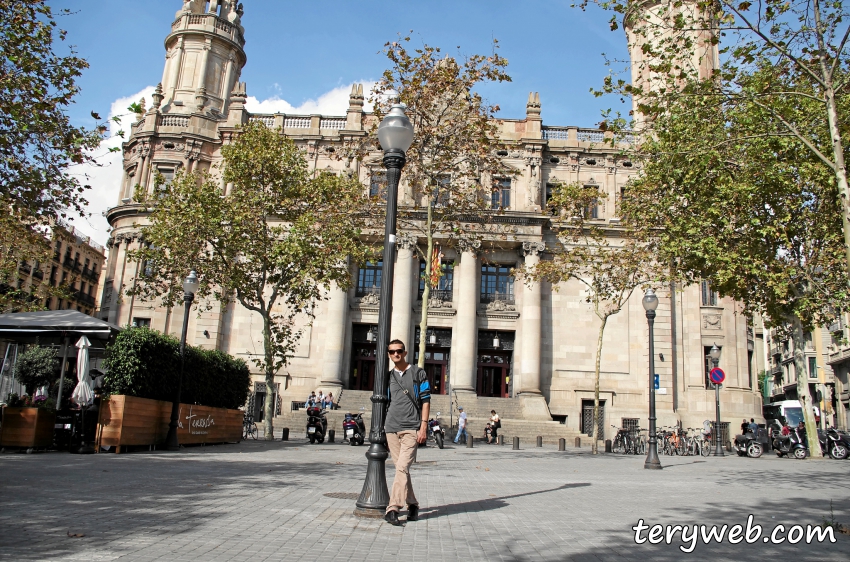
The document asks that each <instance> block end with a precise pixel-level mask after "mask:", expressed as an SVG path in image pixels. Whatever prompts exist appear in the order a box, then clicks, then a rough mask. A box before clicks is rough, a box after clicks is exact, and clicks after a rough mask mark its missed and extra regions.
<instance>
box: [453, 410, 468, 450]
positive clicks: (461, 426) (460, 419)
mask: <svg viewBox="0 0 850 562" xmlns="http://www.w3.org/2000/svg"><path fill="white" fill-rule="evenodd" d="M457 411H458V412H460V414H458V416H457V436H456V437H455V443H457V442H458V441H459V440H460V436H461V435H463V442H464V443H466V440H467V439H469V436H468V435H467V434H466V412H464V411H463V406H458V407H457Z"/></svg>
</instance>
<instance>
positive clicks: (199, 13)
mask: <svg viewBox="0 0 850 562" xmlns="http://www.w3.org/2000/svg"><path fill="white" fill-rule="evenodd" d="M241 19H242V4H241V3H238V2H236V1H234V0H183V7H182V8H181V9H180V10H179V11H178V12H177V14H176V15H175V19H174V22H173V23H172V24H171V33H169V35H168V37H166V38H165V53H166V54H165V69H164V71H163V74H162V94H163V96H164V100H163V106H162V113H165V114H191V113H202V114H211V115H213V116H224V115H226V114H227V105H228V103H229V99H230V92H231V91H232V90H233V87H234V85H235V84H236V83H237V82H238V81H239V76H240V74H241V73H242V68H243V67H244V66H245V63H246V61H247V58H246V56H245V50H244V47H245V37H244V33H245V29H244V28H243V27H242V23H241Z"/></svg>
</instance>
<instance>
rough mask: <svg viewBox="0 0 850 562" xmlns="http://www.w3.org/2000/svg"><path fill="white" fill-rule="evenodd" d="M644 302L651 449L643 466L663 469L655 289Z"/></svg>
mask: <svg viewBox="0 0 850 562" xmlns="http://www.w3.org/2000/svg"><path fill="white" fill-rule="evenodd" d="M642 302H643V309H644V310H646V321H647V323H648V324H649V451H647V453H646V461H644V463H643V467H644V468H648V469H653V470H661V469H662V468H663V467H662V466H661V460H660V459H659V458H658V441H657V440H656V438H655V309H656V308H658V297H657V296H655V291H653V290H652V289H647V290H646V293H645V294H644V295H643V301H642Z"/></svg>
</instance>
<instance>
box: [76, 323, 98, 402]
mask: <svg viewBox="0 0 850 562" xmlns="http://www.w3.org/2000/svg"><path fill="white" fill-rule="evenodd" d="M89 347H91V343H90V342H89V339H88V338H87V337H85V336H82V337H81V338H80V341H78V342H77V348H78V349H79V351H78V352H77V380H78V381H79V382H78V383H77V386H76V388H74V393H73V394H72V395H71V400H73V401H74V402H75V403H76V404H77V405H79V406H81V407H83V406H88V405H89V404H91V403H92V401H93V400H94V392H93V391H92V388H91V382H89V381H90V377H89Z"/></svg>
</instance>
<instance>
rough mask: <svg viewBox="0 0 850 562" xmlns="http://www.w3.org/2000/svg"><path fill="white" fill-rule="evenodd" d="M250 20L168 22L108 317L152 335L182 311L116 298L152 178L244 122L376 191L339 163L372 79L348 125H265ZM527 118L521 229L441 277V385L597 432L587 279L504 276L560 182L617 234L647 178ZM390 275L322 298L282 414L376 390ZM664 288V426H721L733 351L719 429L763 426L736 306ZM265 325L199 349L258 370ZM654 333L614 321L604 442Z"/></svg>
mask: <svg viewBox="0 0 850 562" xmlns="http://www.w3.org/2000/svg"><path fill="white" fill-rule="evenodd" d="M257 9H259V8H257ZM240 16H241V6H239V5H237V4H236V3H235V2H230V1H228V0H212V1H210V2H208V3H205V2H202V1H191V0H190V1H186V2H184V5H183V8H182V9H181V10H180V11H179V12H177V14H176V16H175V19H174V21H173V22H172V24H171V29H170V32H169V33H168V35H167V37H166V39H165V47H166V63H165V68H164V71H163V75H162V82H161V84H160V85H159V86H158V87H157V89H156V92H155V94H154V95H153V104H152V107H150V108H149V110H148V111H147V112H146V113H145V114H144V115H143V116H142V117H141V118H140V120H139V121H138V122H137V123H135V124H134V125H133V127H132V131H131V135H130V138H129V140H128V141H127V142H126V143H125V144H124V169H125V174H124V181H123V183H122V184H121V185H118V186H115V189H116V195H115V197H116V206H115V207H113V208H111V209H110V210H109V211H108V212H107V218H108V220H109V223H110V225H111V227H112V237H111V239H110V240H109V247H110V255H109V260H108V264H107V271H106V274H105V284H104V292H103V301H102V313H101V314H102V318H103V319H105V320H108V321H110V322H112V323H115V324H119V325H126V324H129V323H133V322H135V323H137V324H138V323H144V324H150V326H151V327H152V328H155V329H158V330H162V331H164V332H168V333H175V334H176V333H177V332H178V331H179V330H180V327H181V322H182V310H177V309H175V310H168V309H165V308H162V307H160V306H158V304H157V303H152V302H143V301H140V300H139V299H138V298H135V299H134V298H130V297H126V296H125V297H123V298H120V299H119V293H120V292H121V291H122V289H125V288H127V287H130V286H131V285H132V283H133V282H134V279H135V278H136V277H137V276H138V275H139V272H140V265H139V264H138V263H134V262H131V261H128V259H127V252H128V251H129V250H132V249H133V248H136V247H138V245H139V244H140V243H142V241H141V240H140V239H139V236H138V233H137V230H136V228H135V227H134V226H133V225H134V223H139V224H143V223H144V222H145V220H146V217H147V213H148V212H147V209H146V208H145V206H144V205H140V204H138V203H135V202H134V200H133V193H134V190H135V189H142V190H147V191H148V192H150V190H152V189H153V188H154V187H153V185H154V182H153V177H154V174H155V173H156V172H159V173H160V174H162V175H163V176H164V177H165V178H166V180H167V179H168V178H169V177H172V176H173V174H174V173H175V172H176V171H177V170H180V169H182V170H187V171H191V170H209V169H211V167H213V166H215V165H216V163H217V162H219V161H220V158H221V152H220V149H221V146H222V145H223V144H226V143H228V142H229V141H230V140H231V139H232V138H233V135H234V134H237V129H238V127H239V126H240V125H243V124H245V123H247V122H250V121H255V120H257V121H261V122H263V123H265V124H266V125H268V126H269V127H275V128H277V127H280V128H282V130H283V133H284V134H286V135H287V136H289V137H290V138H292V139H293V140H294V141H295V142H296V143H297V145H298V146H299V147H301V148H302V149H303V150H304V154H305V157H306V158H307V159H308V160H309V163H310V166H311V168H313V169H316V170H329V171H332V172H334V173H350V174H355V175H356V176H357V177H358V178H360V180H361V181H362V183H363V185H364V190H369V189H378V188H379V187H380V182H381V177H382V176H381V174H382V170H381V159H380V155H379V154H376V155H375V156H374V158H369V159H366V160H364V161H361V162H358V161H357V160H356V159H348V158H340V153H341V152H342V150H341V149H342V147H343V146H344V144H345V143H346V141H350V140H352V139H356V138H357V137H360V136H363V135H365V134H366V131H367V130H368V128H369V126H370V125H371V123H372V119H373V116H372V115H370V114H369V113H367V112H365V111H364V92H363V90H362V86H358V85H355V86H354V87H353V88H352V91H351V95H350V99H349V106H348V110H347V111H346V114H345V115H339V116H328V115H284V114H274V115H258V114H251V113H249V112H248V111H247V110H246V109H245V105H244V104H245V101H246V85H245V84H244V83H243V82H240V81H239V78H240V72H241V70H242V68H243V66H244V65H245V63H246V55H245V51H244V45H245V39H244V29H243V27H242V25H241V21H240V19H241V18H240ZM526 107H527V109H526V115H525V116H523V117H522V118H519V119H503V120H502V121H501V124H500V138H501V141H502V143H503V149H502V150H501V151H500V152H499V154H500V155H501V156H503V158H504V160H505V162H506V163H508V164H510V165H511V166H513V167H515V168H516V169H517V170H518V174H517V176H516V177H515V178H513V179H512V180H510V181H506V182H505V183H504V184H503V185H502V186H501V189H500V190H499V192H498V193H497V194H496V196H494V203H495V204H497V205H501V206H503V207H505V208H506V209H507V210H506V212H505V213H504V214H503V215H500V218H499V220H501V221H504V222H505V223H506V224H510V225H511V226H512V227H513V228H512V229H511V230H512V232H513V233H512V234H511V235H510V236H508V240H507V242H505V241H504V240H501V241H500V243H499V244H495V243H494V241H492V240H486V239H485V240H483V241H481V243H480V244H470V245H467V246H459V247H452V248H446V249H445V250H444V253H445V258H444V260H445V261H446V262H447V275H446V276H445V277H444V278H443V280H442V281H441V283H442V284H441V286H440V287H439V290H438V291H437V292H436V295H435V297H436V298H435V300H434V302H433V303H432V305H431V311H430V314H429V329H428V333H427V334H425V337H426V338H427V355H426V365H427V370H428V372H429V374H430V375H431V377H432V380H433V383H434V386H435V388H436V389H437V392H439V393H446V392H447V391H448V388H449V386H451V389H452V391H454V393H456V398H457V401H459V402H461V403H462V404H463V405H464V406H465V407H466V408H467V411H469V407H470V406H469V405H474V404H475V403H476V402H477V401H480V402H481V403H486V404H492V403H496V402H493V400H495V399H501V400H503V401H504V402H502V404H504V407H505V408H509V409H511V411H512V412H514V415H516V416H518V417H521V418H524V419H526V420H549V421H550V422H551V420H553V419H554V420H555V421H560V422H562V423H564V424H565V425H566V428H565V430H571V431H575V432H578V431H584V432H587V431H588V430H589V429H590V424H591V423H592V418H591V416H589V415H588V413H587V406H588V402H589V401H590V402H591V403H592V398H593V380H592V374H593V369H594V353H595V343H596V331H597V326H598V324H597V322H598V320H597V319H596V317H595V316H594V315H593V313H592V311H591V310H590V309H589V308H588V307H587V305H586V304H585V303H584V302H583V297H582V292H581V287H580V285H579V283H577V282H569V283H564V284H562V286H560V287H557V289H558V290H555V289H556V288H554V287H551V286H550V285H548V284H546V283H542V284H539V285H532V286H526V285H524V284H522V283H514V280H513V278H512V277H511V276H510V272H511V269H512V268H514V267H517V266H520V265H522V264H533V263H535V262H536V261H537V260H539V259H540V258H541V254H544V253H545V248H546V241H547V239H550V237H551V236H552V231H551V229H550V220H551V217H550V216H549V215H548V214H547V213H545V212H544V209H545V202H546V198H547V194H548V191H549V189H550V188H551V185H552V184H553V183H554V182H556V181H561V182H583V183H585V184H587V185H596V186H598V188H599V189H600V191H602V192H604V193H606V194H607V198H606V199H605V201H606V202H605V203H601V204H600V205H599V206H598V208H597V209H594V210H592V212H593V213H594V214H595V215H594V216H595V218H596V220H598V221H600V223H601V224H605V225H610V226H612V227H616V225H617V223H618V219H617V211H618V209H617V199H618V197H619V195H620V194H621V193H622V190H623V189H624V186H625V184H626V182H627V180H628V178H629V177H630V175H631V174H634V173H636V172H637V170H636V167H635V166H634V165H633V163H632V162H629V161H628V160H627V159H625V158H624V157H622V156H621V154H620V151H619V150H618V149H617V147H612V146H610V145H609V144H605V143H603V141H604V139H605V135H606V134H608V133H604V132H603V131H601V130H596V129H587V128H581V127H572V126H550V125H544V123H543V120H542V108H541V101H540V96H539V94H537V93H533V94H530V95H529V98H528V104H527V106H526ZM137 185H138V186H139V187H136V186H137ZM223 188H226V186H223ZM405 189H406V188H405V186H404V185H402V186H401V187H400V194H399V200H400V202H401V204H402V205H403V204H404V203H405V201H409V200H410V198H409V197H407V196H406V192H405ZM496 198H498V201H496ZM417 242H418V243H421V242H422V241H421V240H419V241H417V240H415V238H414V237H412V236H411V235H410V234H407V235H404V233H402V235H400V236H399V242H398V258H397V263H396V270H395V286H394V301H393V322H392V332H393V334H392V335H393V336H394V337H401V338H402V339H404V340H405V341H406V342H407V343H408V347H409V348H413V347H414V343H415V341H416V340H417V339H418V337H419V335H418V333H417V332H418V330H417V328H416V325H417V324H418V318H419V311H420V310H421V301H420V297H421V287H420V286H419V271H420V267H421V265H422V264H420V262H419V259H418V258H417V254H416V252H415V251H414V249H413V244H416V243H417ZM379 271H380V264H367V265H365V266H364V267H362V268H356V267H353V268H352V272H351V273H352V276H353V280H354V287H352V288H351V290H349V291H341V290H334V291H331V293H330V294H329V295H328V297H329V298H328V300H327V301H324V302H322V303H321V304H320V306H319V309H318V311H317V314H316V320H315V321H314V323H313V324H312V326H310V327H308V328H307V329H306V330H305V333H304V337H303V339H302V341H301V343H300V345H299V347H298V350H297V352H296V354H295V357H294V358H293V359H292V361H291V362H290V364H289V365H288V366H287V367H286V369H285V370H282V371H281V372H280V373H279V374H278V377H277V380H278V385H277V386H278V388H277V389H276V391H277V392H279V396H281V397H282V400H281V402H282V403H284V404H286V403H287V402H288V401H289V400H303V399H304V397H306V396H307V395H308V394H309V391H311V390H316V389H323V390H325V391H328V390H331V391H333V392H334V394H335V395H338V392H339V391H340V390H342V389H347V390H364V391H365V390H368V389H371V385H372V381H373V377H374V360H375V353H376V350H375V343H374V342H375V339H377V338H376V337H374V335H375V333H376V332H375V328H376V326H375V323H376V321H377V313H378V297H377V294H376V291H375V289H376V288H377V287H378V286H379V285H380V273H379ZM658 293H659V297H660V299H661V304H660V306H659V309H658V316H657V319H656V324H655V326H656V330H655V333H656V342H655V345H656V353H657V354H658V356H657V357H656V358H655V359H656V361H655V365H656V372H657V373H658V375H659V378H660V382H659V390H658V417H659V423H660V424H661V425H673V424H674V423H677V422H679V421H681V422H682V423H683V425H684V426H685V427H694V426H696V425H697V424H701V423H702V421H703V420H704V419H707V418H708V419H713V417H714V392H713V390H711V389H708V388H707V377H706V364H707V363H706V354H707V349H708V348H710V347H711V346H712V345H713V344H715V343H716V344H717V345H718V346H720V347H721V348H722V351H723V353H722V358H721V360H720V366H721V367H722V368H723V369H724V370H725V371H726V373H727V384H726V385H725V386H724V388H723V391H722V392H721V397H722V410H723V417H724V419H730V420H740V419H741V418H742V417H747V418H749V417H760V415H761V399H760V396H759V394H758V387H757V383H756V381H755V374H754V372H753V368H752V364H753V358H752V355H753V352H752V349H753V344H752V340H753V335H752V331H751V330H750V329H749V328H748V325H747V319H746V318H744V317H743V316H742V315H741V314H740V313H739V307H738V306H736V303H734V302H732V301H729V300H727V299H719V298H718V297H717V295H716V293H713V292H712V291H711V290H710V287H708V285H707V284H703V286H702V287H700V286H690V287H684V288H682V287H664V288H661V289H660V290H659V291H658ZM260 327H261V323H260V322H259V318H258V317H256V316H254V315H252V313H250V312H248V311H247V310H245V309H243V308H242V307H241V306H239V305H237V304H232V303H231V304H229V305H227V307H225V308H221V307H217V306H214V308H213V309H212V310H211V311H208V312H203V313H202V314H200V316H196V315H195V314H193V315H192V317H191V319H190V322H189V343H191V344H194V345H201V346H205V347H210V348H218V349H221V350H224V351H226V352H228V353H230V354H232V355H235V356H238V357H244V358H246V359H249V358H251V357H254V356H256V355H257V354H258V353H260V352H261V351H262V344H261V336H260ZM647 338H648V331H647V323H646V318H645V313H644V310H643V308H642V306H641V299H640V295H638V296H635V297H634V298H633V299H632V301H630V303H629V305H628V306H627V307H626V308H625V309H624V310H623V311H622V312H621V313H620V314H618V315H616V316H615V317H613V318H612V319H611V320H610V321H609V324H608V328H607V330H606V333H605V348H604V353H603V358H602V371H603V372H602V383H601V388H602V400H603V403H604V418H603V422H602V424H603V428H607V429H606V435H607V436H610V435H611V429H610V426H611V425H617V426H621V425H624V424H640V425H641V426H643V427H646V426H647V403H648V381H649V376H648V369H649V363H648V357H647ZM256 381H257V383H256V384H257V387H256V389H257V390H258V391H261V392H265V385H264V384H263V383H262V378H261V376H260V375H259V374H257V376H256ZM344 392H345V390H344ZM485 398H486V400H484V399H485ZM487 411H489V408H488V409H487Z"/></svg>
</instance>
